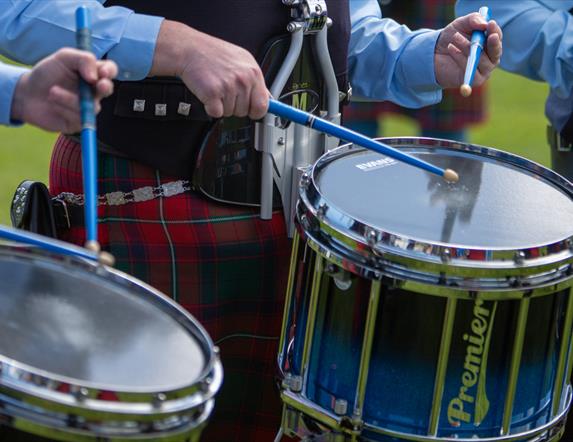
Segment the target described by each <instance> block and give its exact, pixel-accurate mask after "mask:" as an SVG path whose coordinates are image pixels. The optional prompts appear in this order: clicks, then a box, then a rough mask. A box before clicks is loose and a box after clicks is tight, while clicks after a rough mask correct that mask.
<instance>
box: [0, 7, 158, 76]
mask: <svg viewBox="0 0 573 442" xmlns="http://www.w3.org/2000/svg"><path fill="white" fill-rule="evenodd" d="M80 5H84V6H86V7H88V8H89V9H90V13H91V16H92V28H93V29H92V42H93V49H94V52H95V53H96V55H97V56H98V57H99V58H101V57H103V56H104V55H107V57H108V58H110V59H112V60H114V61H116V62H117V64H118V66H119V69H120V78H122V79H133V80H136V79H140V78H144V77H145V76H147V75H148V73H149V70H150V69H151V64H152V60H153V54H154V51H155V42H156V39H157V34H158V33H159V28H160V26H161V22H162V21H163V19H162V18H161V17H151V16H146V15H142V14H135V13H134V12H133V11H131V10H129V9H126V8H121V7H115V6H114V7H107V8H106V7H104V5H102V4H101V2H98V1H96V0H82V1H80V0H50V1H44V0H0V50H1V51H2V53H4V54H5V55H8V56H9V57H10V58H12V59H15V60H18V61H21V62H23V63H27V64H33V63H35V62H37V61H38V60H40V59H42V58H44V57H45V56H47V55H48V54H50V53H52V52H54V51H56V50H57V49H59V48H61V47H64V46H68V47H70V46H71V47H73V46H75V10H76V8H77V7H78V6H80Z"/></svg>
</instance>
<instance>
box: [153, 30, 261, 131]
mask: <svg viewBox="0 0 573 442" xmlns="http://www.w3.org/2000/svg"><path fill="white" fill-rule="evenodd" d="M151 72H152V74H154V75H161V74H167V75H176V76H178V77H180V78H181V79H182V80H183V82H184V83H185V84H186V86H187V87H188V88H189V90H190V91H191V92H193V94H195V96H196V97H197V98H198V99H199V100H201V102H202V103H203V104H204V105H205V111H206V112H207V114H209V115H210V116H211V117H214V118H220V117H229V116H237V117H246V116H249V117H250V118H251V119H253V120H258V119H260V118H262V117H263V116H264V115H265V114H266V112H267V107H268V101H269V96H270V93H269V91H268V90H267V87H266V85H265V80H264V78H263V74H262V72H261V69H260V68H259V65H258V64H257V62H256V61H255V59H254V58H253V56H252V55H251V54H250V53H249V52H248V51H246V50H245V49H243V48H240V47H239V46H235V45H233V44H231V43H227V42H226V41H223V40H220V39H218V38H215V37H211V36H210V35H207V34H205V33H203V32H199V31H197V30H195V29H192V28H190V27H188V26H185V25H183V24H181V23H177V22H173V21H169V20H166V21H165V22H164V23H163V25H162V27H161V30H160V32H159V38H158V40H157V46H156V49H155V56H154V60H153V67H152V69H151Z"/></svg>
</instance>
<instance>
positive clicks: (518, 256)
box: [513, 250, 525, 265]
mask: <svg viewBox="0 0 573 442" xmlns="http://www.w3.org/2000/svg"><path fill="white" fill-rule="evenodd" d="M524 261H525V253H524V252H523V251H522V250H520V251H518V252H515V255H514V256H513V262H515V263H516V264H517V265H521V264H523V262H524Z"/></svg>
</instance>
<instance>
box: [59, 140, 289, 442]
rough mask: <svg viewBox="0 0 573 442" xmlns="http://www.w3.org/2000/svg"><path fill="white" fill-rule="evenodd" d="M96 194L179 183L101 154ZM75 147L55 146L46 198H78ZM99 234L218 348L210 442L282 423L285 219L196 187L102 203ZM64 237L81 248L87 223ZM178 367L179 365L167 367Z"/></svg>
mask: <svg viewBox="0 0 573 442" xmlns="http://www.w3.org/2000/svg"><path fill="white" fill-rule="evenodd" d="M98 167H99V169H98V170H99V179H98V186H99V193H100V194H103V193H109V192H115V191H123V192H128V191H130V190H133V189H136V188H139V187H144V186H157V185H160V184H161V183H167V182H170V181H175V180H176V178H173V177H168V176H163V175H161V174H160V173H159V172H158V171H156V170H153V169H152V168H150V167H147V166H144V165H141V164H138V163H136V162H133V161H131V160H128V159H123V158H119V157H115V156H111V155H106V154H101V155H99V158H98ZM82 189H83V185H82V173H81V149H80V147H79V145H78V144H77V143H76V142H74V141H71V140H70V139H68V138H66V137H63V136H60V138H59V139H58V140H57V142H56V145H55V148H54V151H53V155H52V162H51V169H50V192H51V193H52V194H53V195H57V194H59V193H61V192H73V193H77V194H81V193H83V190H82ZM98 216H99V225H98V236H99V240H100V243H101V245H102V248H103V249H104V250H107V251H109V252H110V253H112V254H113V255H114V256H115V258H116V260H117V264H116V267H117V268H118V269H119V270H122V271H124V272H126V273H128V274H130V275H133V276H134V277H136V278H138V279H140V280H142V281H145V282H146V283H148V284H150V285H151V286H153V287H155V288H157V289H158V290H160V291H161V292H163V293H165V294H167V295H169V296H170V297H171V298H173V299H174V300H175V301H177V302H178V303H179V304H181V305H182V306H183V307H184V308H186V309H187V310H188V311H189V312H190V313H191V314H192V315H193V316H195V317H196V318H197V319H198V320H199V321H200V322H201V324H202V325H203V326H204V327H205V328H206V330H207V331H208V333H209V334H210V336H211V337H212V339H213V341H214V342H215V344H216V345H218V346H219V348H220V350H221V359H222V363H223V367H224V382H223V387H222V389H221V391H220V392H219V394H218V395H217V397H216V403H215V411H214V413H213V416H212V417H211V420H210V423H209V424H208V426H207V429H206V430H205V432H204V436H203V440H206V441H221V442H223V441H224V442H229V441H237V442H238V441H241V442H245V441H249V442H257V441H261V442H263V441H264V442H267V441H270V440H273V439H274V436H275V434H276V432H277V430H278V428H279V425H280V416H281V410H282V407H281V403H280V398H279V394H278V389H277V387H276V379H275V375H276V373H277V371H276V356H277V347H278V336H279V334H280V327H281V321H282V308H283V301H284V292H285V289H286V279H287V274H288V266H289V255H290V241H289V239H288V238H287V235H286V228H285V223H284V218H283V215H282V213H281V212H275V213H274V214H273V218H272V220H269V221H263V220H261V219H260V218H259V211H258V209H256V208H246V207H238V206H232V205H226V204H220V203H216V202H213V201H209V200H207V198H204V197H203V196H201V195H199V194H198V193H195V192H193V191H187V192H185V193H182V194H179V195H175V196H171V197H160V198H156V199H153V200H150V201H143V202H137V203H135V202H132V203H128V204H125V205H121V206H99V208H98ZM61 239H63V240H65V241H69V242H72V243H75V244H83V243H84V241H85V232H84V228H83V226H74V227H72V228H71V229H70V230H69V231H67V232H64V233H63V235H62V237H61ZM173 362H174V363H177V361H173Z"/></svg>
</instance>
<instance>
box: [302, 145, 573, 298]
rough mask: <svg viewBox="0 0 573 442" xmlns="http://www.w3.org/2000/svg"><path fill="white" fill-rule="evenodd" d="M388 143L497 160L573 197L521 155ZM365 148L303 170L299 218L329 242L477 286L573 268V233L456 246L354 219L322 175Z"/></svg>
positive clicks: (344, 149)
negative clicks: (325, 189) (330, 194)
mask: <svg viewBox="0 0 573 442" xmlns="http://www.w3.org/2000/svg"><path fill="white" fill-rule="evenodd" d="M382 141H384V142H385V143H387V144H390V145H392V146H396V147H401V148H404V149H405V150H406V151H407V152H408V153H413V152H414V153H415V152H416V151H417V150H416V149H418V151H420V149H426V150H427V149H428V148H431V149H435V150H436V151H445V152H447V151H449V152H456V153H467V154H469V155H472V156H474V157H477V158H479V157H483V158H488V159H494V160H496V161H500V162H502V163H504V164H508V165H511V166H513V167H515V168H518V169H519V170H521V171H523V172H525V173H528V174H530V175H534V176H536V177H541V178H543V179H544V180H546V181H547V182H548V183H550V184H551V185H553V186H555V187H557V188H558V189H560V190H561V191H563V192H564V193H565V194H567V195H568V196H570V197H571V198H572V199H573V184H572V183H570V182H569V181H567V180H566V179H565V178H563V177H561V176H559V175H558V174H556V173H555V172H553V171H551V170H549V169H546V168H545V167H543V166H540V165H539V164H537V163H534V162H532V161H530V160H527V159H525V158H522V157H519V156H517V155H513V154H509V153H506V152H502V151H499V150H496V149H492V148H489V147H483V146H478V145H471V144H464V143H458V142H453V141H447V140H436V139H428V138H386V139H382ZM361 151H364V149H362V148H359V147H355V146H354V145H352V144H347V145H344V146H341V147H339V148H337V149H334V150H332V151H330V152H328V153H326V154H325V155H323V156H322V157H321V158H320V159H319V160H318V161H317V162H316V163H315V164H314V166H313V167H312V168H310V169H308V170H307V171H306V172H305V174H303V176H302V178H301V184H300V188H299V192H300V195H299V196H300V199H299V203H298V207H297V216H298V220H299V223H300V224H301V225H302V228H303V229H304V230H309V231H310V232H312V233H313V234H316V232H319V231H320V232H321V235H323V236H328V237H329V240H328V242H329V243H331V244H334V243H336V244H337V245H338V246H339V248H340V249H346V252H345V253H344V255H347V256H353V257H359V256H362V257H363V258H364V259H366V260H367V261H368V262H370V263H378V266H379V267H385V266H387V265H388V264H389V263H391V264H394V265H396V266H397V267H398V268H403V269H404V271H405V272H406V273H407V272H410V271H411V272H412V275H413V276H415V275H417V274H424V273H427V274H428V275H430V279H433V277H434V275H440V274H442V275H444V274H445V275H446V277H450V275H451V276H452V277H459V278H466V279H467V278H469V279H475V280H476V285H477V286H479V285H480V280H482V279H483V280H484V282H485V281H487V280H489V279H492V280H494V281H495V280H504V279H506V278H511V277H515V278H524V277H530V276H537V275H543V274H545V273H548V272H553V271H556V272H563V271H565V272H571V271H572V270H571V265H572V263H573V236H570V237H568V238H563V239H562V240H560V241H558V242H557V243H553V244H540V245H538V246H537V247H534V248H528V249H501V248H491V249H489V250H487V249H480V248H476V249H471V248H459V247H458V248H456V245H455V244H447V243H440V242H435V243H429V242H425V241H420V240H418V239H416V238H408V237H405V236H403V235H400V234H397V233H395V232H389V231H384V230H383V229H380V228H377V227H375V226H372V225H368V224H366V223H364V222H362V221H360V220H356V219H353V218H352V217H350V216H349V215H348V214H347V213H345V211H344V210H343V208H340V207H336V206H334V205H332V204H329V202H328V201H327V200H326V199H325V198H324V197H323V196H322V195H321V193H320V190H319V187H318V184H317V182H316V176H317V175H318V173H319V172H320V171H322V170H323V169H324V168H325V167H326V166H327V165H328V164H330V163H332V162H333V161H335V160H336V159H338V158H341V157H344V156H346V155H348V154H349V153H355V152H361ZM452 248H456V254H455V256H452V253H451V251H452ZM472 252H480V253H483V252H487V253H486V257H484V258H483V259H475V258H472V259H467V258H466V257H467V256H468V255H470V254H471V253H472ZM533 279H535V278H533ZM485 285H487V284H485ZM502 288H503V284H502Z"/></svg>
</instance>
